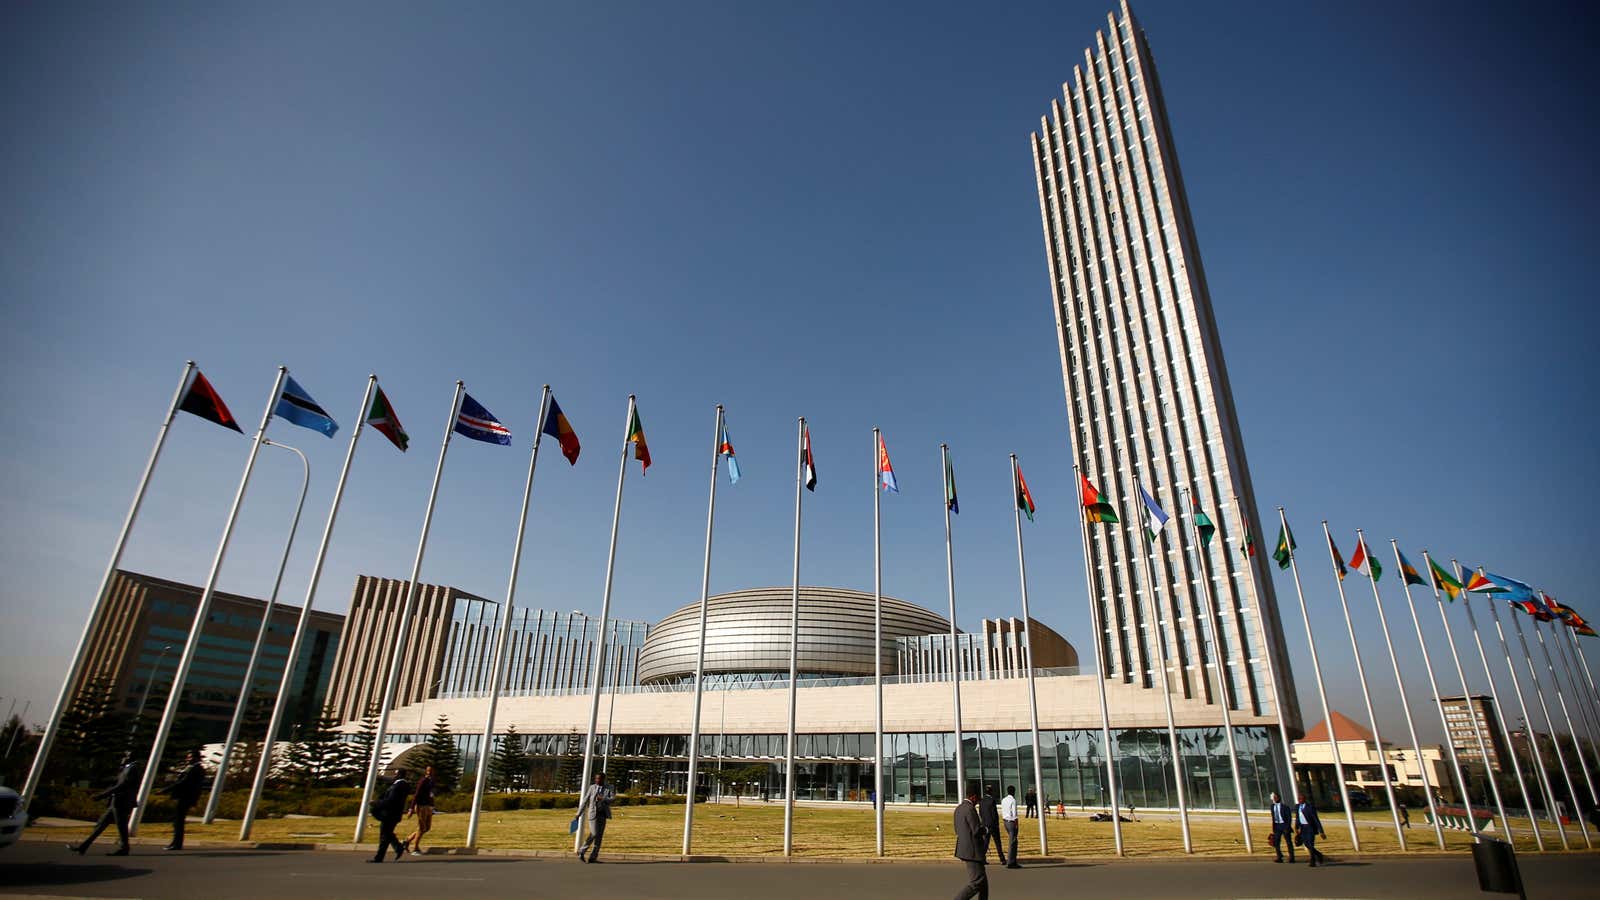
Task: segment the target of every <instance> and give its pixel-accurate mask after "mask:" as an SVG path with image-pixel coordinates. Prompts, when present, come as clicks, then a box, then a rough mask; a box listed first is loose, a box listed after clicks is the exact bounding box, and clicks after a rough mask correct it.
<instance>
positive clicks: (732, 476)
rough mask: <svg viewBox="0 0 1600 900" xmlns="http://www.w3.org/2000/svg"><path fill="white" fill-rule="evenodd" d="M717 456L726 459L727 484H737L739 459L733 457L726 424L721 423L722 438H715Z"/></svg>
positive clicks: (731, 442) (730, 439) (731, 443)
mask: <svg viewBox="0 0 1600 900" xmlns="http://www.w3.org/2000/svg"><path fill="white" fill-rule="evenodd" d="M717 455H718V456H726V457H727V458H728V483H729V484H738V483H739V457H737V456H734V455H733V438H731V437H728V423H727V422H723V423H722V436H721V437H719V438H717Z"/></svg>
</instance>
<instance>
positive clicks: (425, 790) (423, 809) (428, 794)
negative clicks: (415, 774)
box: [406, 766, 433, 856]
mask: <svg viewBox="0 0 1600 900" xmlns="http://www.w3.org/2000/svg"><path fill="white" fill-rule="evenodd" d="M412 813H416V814H417V830H416V831H413V832H411V836H410V837H408V838H406V846H408V847H410V848H411V855H412V856H421V855H422V836H423V835H425V834H427V833H428V832H429V831H432V830H433V766H428V767H427V768H425V769H423V770H422V777H421V778H419V779H417V792H416V794H415V795H413V796H412V798H411V808H410V809H408V810H406V817H407V818H410V817H411V814H412Z"/></svg>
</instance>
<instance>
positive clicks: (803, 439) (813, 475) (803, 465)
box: [800, 425, 817, 493]
mask: <svg viewBox="0 0 1600 900" xmlns="http://www.w3.org/2000/svg"><path fill="white" fill-rule="evenodd" d="M800 470H801V472H802V473H803V474H804V475H805V483H806V490H808V491H811V492H812V493H816V490H817V462H816V460H814V459H812V458H811V427H810V426H809V425H807V426H804V427H803V428H802V429H801V431H800Z"/></svg>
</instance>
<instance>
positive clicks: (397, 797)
mask: <svg viewBox="0 0 1600 900" xmlns="http://www.w3.org/2000/svg"><path fill="white" fill-rule="evenodd" d="M410 796H411V783H410V782H408V781H406V772H405V770H404V769H401V770H400V772H399V774H397V775H395V776H394V781H392V782H390V784H389V789H388V790H387V791H384V793H383V796H382V797H380V798H379V799H378V801H377V802H376V803H374V804H372V817H373V818H374V819H377V820H378V855H377V856H374V857H373V858H371V859H369V860H367V862H375V863H381V862H383V855H384V853H386V852H387V851H388V849H389V848H390V847H393V848H394V858H395V859H396V860H399V859H400V858H401V857H402V856H405V855H406V845H405V844H404V843H402V842H401V840H400V838H399V837H397V836H396V835H395V833H394V828H395V826H396V825H399V824H400V820H401V819H404V818H405V815H406V798H408V797H410Z"/></svg>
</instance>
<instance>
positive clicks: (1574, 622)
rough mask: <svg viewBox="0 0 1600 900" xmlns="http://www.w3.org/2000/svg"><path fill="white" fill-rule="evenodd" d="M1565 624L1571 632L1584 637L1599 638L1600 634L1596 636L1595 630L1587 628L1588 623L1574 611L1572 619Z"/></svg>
mask: <svg viewBox="0 0 1600 900" xmlns="http://www.w3.org/2000/svg"><path fill="white" fill-rule="evenodd" d="M1567 624H1568V625H1571V626H1572V630H1573V631H1576V632H1577V633H1579V634H1581V635H1583V636H1584V637H1600V634H1596V633H1595V630H1594V629H1593V628H1590V627H1589V623H1588V622H1587V621H1586V620H1585V619H1584V618H1583V616H1580V615H1578V613H1577V611H1576V610H1574V611H1573V613H1572V619H1571V620H1570V621H1569V622H1567Z"/></svg>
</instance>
